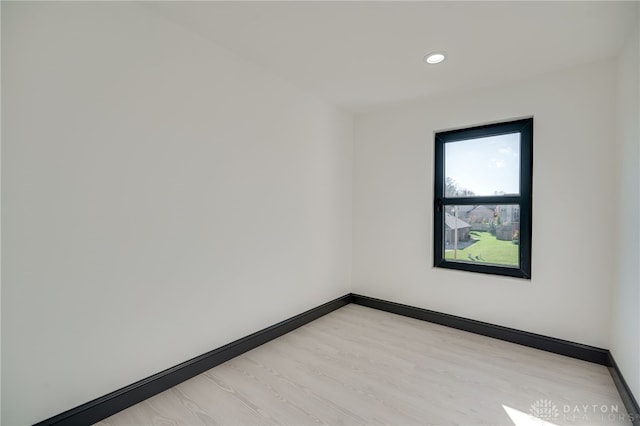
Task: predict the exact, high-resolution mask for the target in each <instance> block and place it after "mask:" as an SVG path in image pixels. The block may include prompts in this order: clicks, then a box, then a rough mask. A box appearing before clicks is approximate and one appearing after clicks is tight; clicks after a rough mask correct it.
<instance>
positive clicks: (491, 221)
mask: <svg viewBox="0 0 640 426" xmlns="http://www.w3.org/2000/svg"><path fill="white" fill-rule="evenodd" d="M443 223H444V235H443V241H444V258H445V260H446V261H453V262H467V263H478V264H482V265H497V266H506V267H513V268H518V267H519V265H520V261H519V259H520V206H519V205H518V204H502V205H495V204H494V205H489V204H486V205H474V206H460V205H455V206H451V205H449V206H445V207H444V220H443Z"/></svg>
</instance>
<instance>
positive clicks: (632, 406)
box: [609, 352, 640, 426]
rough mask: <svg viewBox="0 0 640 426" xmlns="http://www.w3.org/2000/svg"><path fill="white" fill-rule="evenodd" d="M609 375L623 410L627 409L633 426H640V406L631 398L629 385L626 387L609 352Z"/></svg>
mask: <svg viewBox="0 0 640 426" xmlns="http://www.w3.org/2000/svg"><path fill="white" fill-rule="evenodd" d="M609 373H611V378H613V383H615V385H616V389H618V393H619V394H620V398H621V399H622V402H623V403H624V408H626V409H627V413H629V416H630V418H631V422H632V423H633V426H640V406H638V401H636V399H635V398H634V397H633V393H632V392H631V389H630V388H629V385H627V382H626V381H625V380H624V377H622V372H621V371H620V369H619V368H618V364H616V361H615V360H614V359H613V355H611V352H609Z"/></svg>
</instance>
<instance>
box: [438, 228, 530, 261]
mask: <svg viewBox="0 0 640 426" xmlns="http://www.w3.org/2000/svg"><path fill="white" fill-rule="evenodd" d="M469 235H470V237H471V239H473V240H477V242H476V243H474V244H472V245H470V246H469V247H467V248H465V249H463V250H458V251H457V256H456V257H455V259H456V260H458V261H462V262H478V263H490V264H494V265H505V266H515V267H517V266H518V253H519V247H520V246H518V245H517V244H514V243H513V242H512V241H501V240H498V239H497V238H496V237H495V235H491V233H489V232H478V231H471V232H470V233H469ZM444 257H445V259H448V260H453V259H454V251H453V250H445V254H444Z"/></svg>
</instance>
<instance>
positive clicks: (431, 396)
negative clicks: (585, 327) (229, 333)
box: [98, 304, 631, 426]
mask: <svg viewBox="0 0 640 426" xmlns="http://www.w3.org/2000/svg"><path fill="white" fill-rule="evenodd" d="M616 408H617V409H618V412H617V413H615V412H614V413H613V414H611V411H613V410H615V409H616ZM534 410H537V411H536V412H537V413H539V417H540V418H542V420H546V421H547V422H543V421H541V420H535V419H534V418H533V417H531V413H532V412H534ZM603 410H606V414H602V411H603ZM98 424H99V425H104V426H106V425H163V426H166V425H267V424H269V425H270V424H285V425H315V424H329V425H360V424H389V425H516V426H524V425H538V426H541V425H630V424H631V423H630V422H629V421H628V419H626V411H625V409H624V405H623V404H622V401H621V400H620V396H619V395H618V393H617V391H616V388H615V386H614V384H613V381H612V379H611V377H610V375H609V372H608V370H607V368H606V367H603V366H601V365H596V364H592V363H589V362H585V361H579V360H575V359H572V358H568V357H564V356H561V355H555V354H551V353H547V352H544V351H540V350H536V349H531V348H527V347H524V346H520V345H516V344H512V343H507V342H503V341H500V340H496V339H492V338H488V337H483V336H478V335H475V334H472V333H467V332H464V331H459V330H455V329H451V328H448V327H443V326H439V325H435V324H431V323H427V322H423V321H419V320H414V319H411V318H406V317H402V316H398V315H394V314H389V313H386V312H381V311H378V310H374V309H369V308H365V307H362V306H358V305H353V304H351V305H347V306H345V307H343V308H341V309H339V310H337V311H334V312H332V313H330V314H329V315H326V316H324V317H322V318H320V319H318V320H316V321H314V322H312V323H309V324H307V325H305V326H303V327H301V328H299V329H297V330H295V331H293V332H291V333H289V334H287V335H285V336H282V337H280V338H278V339H276V340H273V341H271V342H269V343H267V344H265V345H262V346H260V347H258V348H256V349H254V350H252V351H250V352H247V353H245V354H244V355H241V356H239V357H237V358H234V359H232V360H230V361H228V362H226V363H224V364H222V365H219V366H218V367H215V368H213V369H211V370H209V371H207V372H206V373H204V374H201V375H199V376H197V377H194V378H193V379H191V380H188V381H186V382H184V383H182V384H180V385H178V386H176V387H174V388H172V389H170V390H168V391H166V392H163V393H161V394H159V395H156V396H155V397H153V398H150V399H148V400H146V401H144V402H142V403H140V404H138V405H135V406H133V407H131V408H129V409H127V410H125V411H122V412H120V413H118V414H116V415H114V416H112V417H110V418H108V419H105V420H103V421H102V422H100V423H98Z"/></svg>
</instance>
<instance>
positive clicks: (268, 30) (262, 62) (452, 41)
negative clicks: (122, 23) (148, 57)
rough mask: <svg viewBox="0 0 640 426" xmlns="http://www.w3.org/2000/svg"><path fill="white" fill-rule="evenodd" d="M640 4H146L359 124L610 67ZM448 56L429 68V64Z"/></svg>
mask: <svg viewBox="0 0 640 426" xmlns="http://www.w3.org/2000/svg"><path fill="white" fill-rule="evenodd" d="M638 4H639V2H638V1H628V2H614V1H600V2H594V1H592V2H480V1H472V2H396V1H386V2H347V1H340V2H329V1H318V2H306V1H305V2H302V1H301V2H270V1H258V2H149V3H145V6H146V7H149V8H151V9H152V10H154V11H156V12H157V13H160V14H161V15H163V16H164V17H165V18H167V19H170V20H172V21H174V22H176V23H178V24H180V25H183V26H186V27H188V28H190V29H191V30H193V31H195V32H197V33H199V34H200V35H201V36H203V37H205V38H207V39H209V40H211V41H212V42H214V43H216V44H217V45H218V46H221V47H223V48H225V49H227V50H229V51H231V52H232V53H234V54H235V55H237V56H240V57H242V58H244V59H246V60H248V61H251V62H253V63H255V64H257V65H259V66H261V67H263V68H265V69H268V70H270V71H271V72H273V73H275V74H277V75H279V76H281V77H282V78H284V79H286V80H288V81H290V82H291V83H293V84H295V85H297V86H299V87H301V88H303V89H305V90H308V91H311V92H313V93H316V94H317V95H319V96H321V97H323V98H325V99H327V100H328V101H330V102H332V103H335V104H337V105H339V106H341V107H343V108H345V109H348V110H350V111H354V112H361V111H366V110H369V109H372V108H378V107H380V106H384V105H388V104H391V103H396V102H401V101H407V100H414V99H418V98H423V97H427V96H431V95H434V94H439V93H443V92H446V91H452V90H467V89H472V88H474V87H479V86H490V85H494V84H498V83H500V82H505V81H511V80H518V79H521V78H525V77H528V76H532V75H536V74H541V73H544V72H547V71H551V70H555V69H561V68H567V67H571V66H574V65H577V64H582V63H588V62H592V61H597V60H601V59H604V58H612V57H614V56H616V55H617V53H618V51H619V50H620V48H621V46H622V44H623V43H624V41H625V39H626V38H627V37H628V36H629V34H630V33H631V29H632V28H633V26H634V24H635V23H636V22H637V16H638V15H637V9H638ZM435 50H446V51H447V52H448V55H449V57H448V59H447V61H445V62H444V63H442V64H440V65H437V66H433V65H427V64H425V63H424V62H423V57H424V55H425V54H426V53H427V52H430V51H435Z"/></svg>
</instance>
